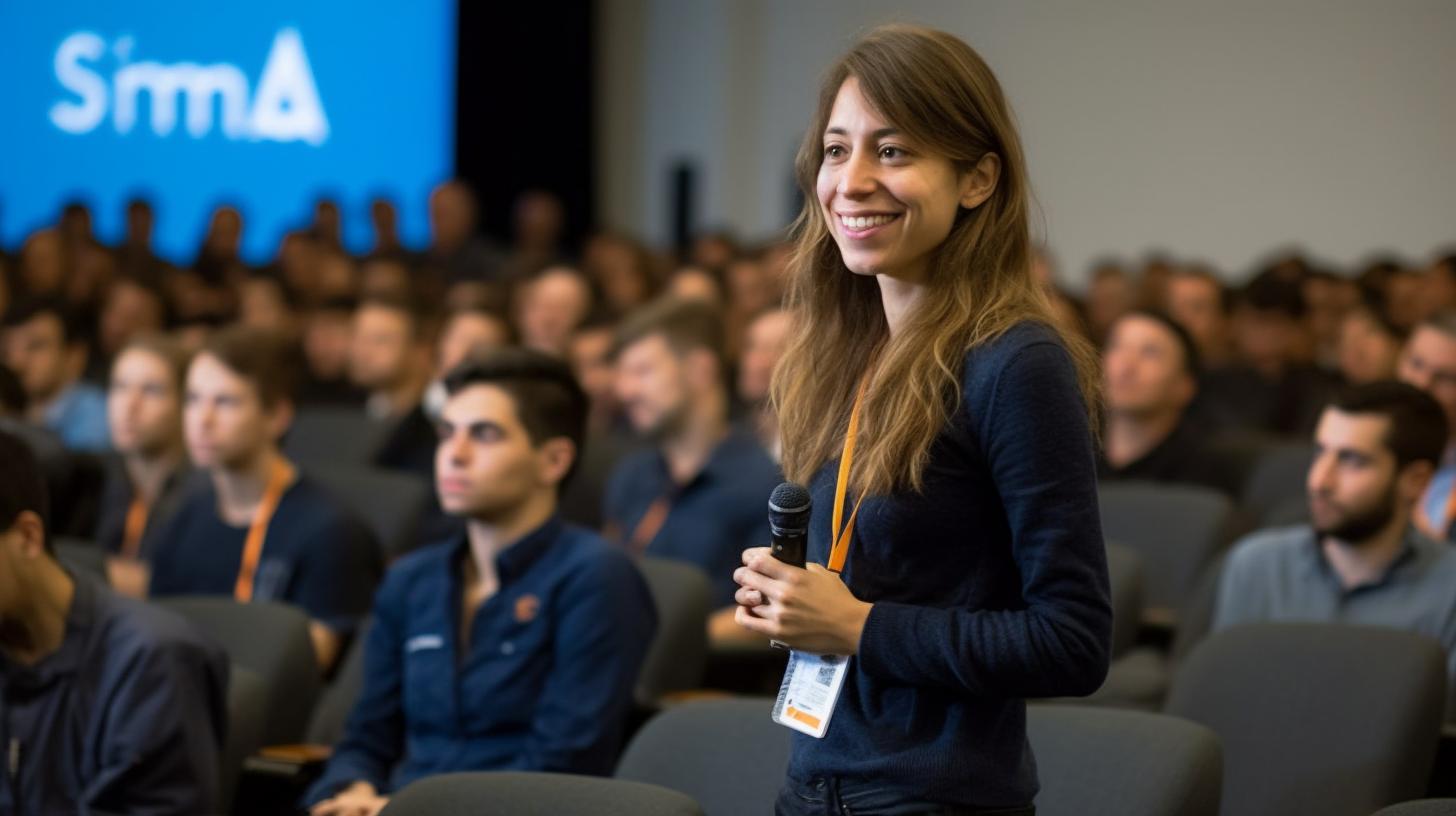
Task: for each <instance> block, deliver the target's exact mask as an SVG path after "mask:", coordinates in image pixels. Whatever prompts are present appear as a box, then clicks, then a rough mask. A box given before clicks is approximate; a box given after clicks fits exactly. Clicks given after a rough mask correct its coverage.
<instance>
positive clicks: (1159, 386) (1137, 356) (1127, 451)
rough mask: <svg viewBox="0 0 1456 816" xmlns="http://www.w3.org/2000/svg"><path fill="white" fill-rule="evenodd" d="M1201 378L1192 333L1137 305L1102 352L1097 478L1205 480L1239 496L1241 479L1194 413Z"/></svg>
mask: <svg viewBox="0 0 1456 816" xmlns="http://www.w3.org/2000/svg"><path fill="white" fill-rule="evenodd" d="M1198 377H1199V360H1198V351H1197V348H1196V346H1195V345H1194V342H1193V338H1192V337H1190V336H1189V334H1188V332H1186V331H1184V330H1183V328H1182V327H1181V326H1179V325H1178V324H1177V323H1174V322H1173V321H1172V320H1171V319H1169V318H1168V317H1166V316H1164V315H1162V314H1160V313H1157V312H1151V311H1146V310H1135V311H1132V312H1129V313H1127V314H1125V315H1123V316H1122V317H1121V318H1119V319H1118V320H1117V321H1116V322H1115V323H1113V324H1112V327H1111V330H1110V332H1109V334H1108V337H1107V344H1106V346H1105V347H1104V348H1103V351H1102V390H1103V398H1104V400H1105V401H1106V422H1107V426H1106V429H1105V431H1104V433H1103V437H1102V451H1101V455H1100V456H1099V457H1098V462H1097V464H1098V468H1097V470H1098V474H1097V475H1098V477H1099V478H1101V479H1104V480H1119V479H1126V480H1140V481H1154V482H1164V483H1191V484H1201V485H1205V486H1208V487H1213V488H1216V489H1218V490H1222V491H1224V492H1225V493H1228V494H1229V495H1231V496H1233V495H1237V493H1238V490H1239V487H1240V484H1239V481H1238V479H1237V478H1236V476H1234V475H1232V474H1230V473H1228V472H1227V471H1226V470H1225V469H1224V468H1223V467H1222V465H1221V463H1220V462H1219V461H1218V456H1217V454H1216V453H1214V452H1213V451H1211V450H1210V449H1209V448H1208V446H1207V444H1206V441H1207V436H1206V435H1205V434H1204V433H1203V432H1202V431H1201V429H1199V428H1197V427H1196V426H1195V425H1194V423H1193V422H1192V421H1191V420H1190V418H1189V416H1188V407H1189V406H1190V405H1192V403H1193V399H1194V397H1195V396H1197V394H1198Z"/></svg>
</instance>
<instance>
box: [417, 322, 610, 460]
mask: <svg viewBox="0 0 1456 816" xmlns="http://www.w3.org/2000/svg"><path fill="white" fill-rule="evenodd" d="M472 385H493V386H495V387H497V388H499V389H501V390H502V391H505V392H506V393H507V394H509V395H510V397H511V400H512V401H513V402H514V403H515V404H516V416H517V417H518V418H519V419H520V420H521V425H522V426H524V427H525V429H526V434H527V435H528V436H529V437H530V439H531V443H532V444H533V445H538V446H539V445H540V444H541V443H542V442H545V441H546V440H548V439H555V438H557V437H565V438H566V439H569V440H571V444H572V446H573V447H574V448H575V456H574V457H573V459H572V463H571V469H570V470H569V471H567V474H566V477H565V478H564V479H562V480H561V483H562V484H563V485H564V484H566V482H567V481H569V480H570V479H571V476H572V474H574V473H575V472H576V469H577V466H578V465H579V464H580V463H581V450H582V445H583V444H584V442H585V439H586V414H587V397H586V393H585V392H583V391H582V390H581V386H580V385H579V384H577V382H576V377H574V376H572V373H571V368H570V367H569V366H567V364H566V363H565V362H563V361H561V360H558V359H556V358H555V357H552V356H550V355H548V354H543V353H541V352H539V351H533V350H531V349H525V348H514V347H513V348H500V349H491V350H489V351H484V352H481V353H479V354H475V355H471V356H470V357H467V358H465V361H464V362H462V363H461V364H460V365H458V366H456V367H455V368H453V369H451V370H450V373H449V374H446V375H445V392H446V393H447V394H449V395H450V396H454V395H456V394H458V393H460V392H461V391H463V390H464V389H466V388H469V387H470V386H472Z"/></svg>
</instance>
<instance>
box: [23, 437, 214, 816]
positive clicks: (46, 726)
mask: <svg viewBox="0 0 1456 816" xmlns="http://www.w3.org/2000/svg"><path fill="white" fill-rule="evenodd" d="M0 462H3V463H4V465H3V466H0V721H3V724H4V732H3V733H4V740H5V742H4V752H5V756H6V762H7V767H8V770H7V772H6V773H4V774H0V813H37V814H39V813H102V812H105V813H137V814H141V813H145V814H154V815H155V816H162V814H176V816H192V814H199V813H216V812H220V811H221V809H222V808H221V805H222V804H223V803H221V802H219V801H218V788H219V771H220V766H219V754H220V750H221V746H222V739H223V732H224V728H225V721H226V718H227V708H226V693H225V688H226V684H227V657H226V656H225V655H224V654H223V653H222V651H221V650H220V649H218V648H217V647H216V646H213V645H212V644H210V643H208V642H207V641H205V640H204V639H203V638H202V637H201V636H200V635H199V634H197V633H196V632H195V631H193V630H192V628H191V627H190V626H188V625H187V624H186V622H184V621H183V620H181V619H180V618H177V617H175V616H174V615H172V614H171V613H168V612H165V611H163V610H161V609H157V608H155V607H150V606H147V605H145V604H142V603H140V602H137V601H133V600H130V599H127V598H123V597H121V596H119V595H116V594H114V593H112V592H111V591H110V590H108V589H106V587H104V586H102V585H101V584H100V583H97V582H94V581H92V580H91V579H89V578H85V577H82V576H79V575H72V574H71V573H69V572H67V571H66V569H65V568H64V567H62V566H61V565H60V564H59V563H57V562H56V559H55V556H54V554H53V553H52V551H51V544H50V541H49V536H48V534H47V531H46V522H45V515H46V492H45V481H44V479H42V477H41V473H40V469H39V467H38V466H37V465H36V461H35V458H34V456H33V455H32V454H31V452H30V449H29V447H28V446H27V445H26V444H25V443H24V442H23V441H21V440H20V439H19V438H18V437H16V436H14V435H11V434H8V433H4V432H0Z"/></svg>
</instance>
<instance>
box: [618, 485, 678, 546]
mask: <svg viewBox="0 0 1456 816" xmlns="http://www.w3.org/2000/svg"><path fill="white" fill-rule="evenodd" d="M671 510H672V500H671V499H669V498H668V497H667V496H658V497H657V498H655V499H653V500H652V504H649V505H648V506H647V511H646V512H644V513H643V514H642V518H641V519H639V520H638V521H637V526H636V527H635V528H633V530H632V535H631V537H629V538H628V539H627V546H628V547H629V548H630V549H631V550H632V552H634V553H636V554H637V555H641V554H642V553H644V552H646V551H647V545H649V544H651V543H652V539H654V538H657V534H658V533H660V532H662V525H663V524H664V523H666V522H667V514H668V512H669V511H671Z"/></svg>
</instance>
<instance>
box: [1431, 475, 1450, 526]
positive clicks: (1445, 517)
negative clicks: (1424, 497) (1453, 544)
mask: <svg viewBox="0 0 1456 816" xmlns="http://www.w3.org/2000/svg"><path fill="white" fill-rule="evenodd" d="M1453 521H1456V479H1453V480H1452V482H1451V489H1450V490H1449V491H1447V492H1446V503H1445V504H1444V505H1442V506H1441V527H1440V529H1438V530H1435V531H1433V532H1435V535H1434V536H1433V538H1435V539H1436V540H1437V541H1445V540H1446V535H1447V534H1448V533H1450V532H1451V522H1453Z"/></svg>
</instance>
